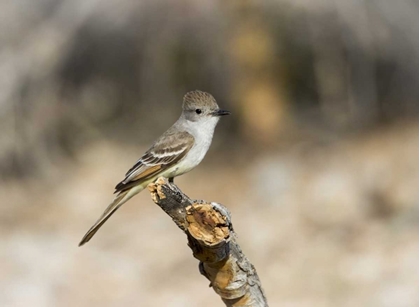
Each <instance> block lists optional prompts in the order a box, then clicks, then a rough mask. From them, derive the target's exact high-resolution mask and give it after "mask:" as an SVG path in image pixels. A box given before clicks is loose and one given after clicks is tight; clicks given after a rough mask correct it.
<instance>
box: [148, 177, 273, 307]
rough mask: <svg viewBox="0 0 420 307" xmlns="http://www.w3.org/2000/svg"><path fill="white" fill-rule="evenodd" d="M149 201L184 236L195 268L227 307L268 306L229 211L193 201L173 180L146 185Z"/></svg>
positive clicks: (219, 205) (211, 204)
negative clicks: (237, 238) (163, 212)
mask: <svg viewBox="0 0 420 307" xmlns="http://www.w3.org/2000/svg"><path fill="white" fill-rule="evenodd" d="M149 190H150V193H151V195H152V199H153V201H154V202H155V203H156V204H157V205H158V206H159V207H161V208H162V209H163V211H165V212H166V213H167V214H168V215H169V216H170V217H171V218H172V220H173V221H174V222H175V224H176V225H177V226H178V227H179V228H180V229H181V230H182V231H184V233H185V234H186V235H187V238H188V245H189V247H190V248H191V250H192V252H193V255H194V257H195V258H197V259H198V260H199V261H200V264H199V270H200V273H201V274H202V275H204V276H205V277H206V278H207V279H208V280H209V281H210V286H211V287H212V288H213V289H214V291H215V292H216V293H217V294H218V295H219V296H220V297H221V298H222V300H223V302H224V303H225V305H226V306H228V307H245V306H246V307H251V306H252V307H260V306H268V303H267V299H266V297H265V295H264V292H263V289H262V287H261V282H260V280H259V278H258V275H257V272H256V270H255V268H254V266H253V265H252V264H251V263H250V262H249V260H248V258H247V257H246V256H245V255H244V254H243V252H242V250H241V248H240V246H239V244H238V243H237V242H236V235H235V232H234V231H233V226H232V222H231V217H230V213H229V211H228V210H227V209H226V208H225V207H224V206H222V205H221V204H218V203H214V202H212V203H208V202H205V201H195V200H194V201H193V200H191V199H190V198H189V197H188V196H186V195H185V194H184V193H182V191H181V190H180V189H179V188H178V187H177V186H176V185H175V184H173V183H169V182H168V180H167V179H165V178H159V179H158V180H157V181H156V182H155V183H151V184H149Z"/></svg>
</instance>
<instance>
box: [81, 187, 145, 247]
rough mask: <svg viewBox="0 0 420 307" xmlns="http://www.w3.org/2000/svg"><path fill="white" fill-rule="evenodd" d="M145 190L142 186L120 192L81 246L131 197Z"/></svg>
mask: <svg viewBox="0 0 420 307" xmlns="http://www.w3.org/2000/svg"><path fill="white" fill-rule="evenodd" d="M142 190H143V187H142V186H134V187H132V188H131V189H129V190H125V191H122V192H120V193H119V194H118V195H117V196H116V197H115V199H114V200H113V201H112V203H111V204H110V205H109V206H108V207H107V208H106V209H105V211H104V213H102V215H101V217H100V218H99V219H98V220H97V221H96V223H95V224H94V225H93V226H92V227H91V228H90V229H89V230H88V232H87V233H86V234H85V235H84V237H83V239H82V240H81V241H80V243H79V246H82V245H83V244H85V243H86V242H89V240H90V239H91V238H92V237H93V236H94V235H95V233H96V232H97V231H98V230H99V228H101V227H102V225H103V224H104V223H105V222H106V221H107V220H108V219H109V218H110V217H111V215H113V214H114V212H115V211H117V210H118V208H119V207H121V206H122V205H123V204H124V203H125V202H127V201H128V200H129V199H130V198H131V197H133V196H134V195H136V194H137V193H139V192H141V191H142Z"/></svg>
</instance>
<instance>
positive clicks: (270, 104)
mask: <svg viewBox="0 0 420 307" xmlns="http://www.w3.org/2000/svg"><path fill="white" fill-rule="evenodd" d="M418 11H419V3H418V1H415V0H400V1H394V0H369V1H368V0H346V1H344V0H341V1H340V0H269V1H249V0H247V1H245V0H241V1H239V0H236V1H211V0H202V1H192V0H182V1H167V0H148V1H146V0H144V1H135V0H118V1H116V0H109V1H98V0H36V1H34V0H15V1H2V2H1V4H0V15H1V18H0V28H1V29H2V31H1V32H0V129H1V130H0V131H1V133H0V176H1V177H0V180H1V184H0V199H1V203H2V205H1V206H0V240H1V247H0V272H1V273H0V305H1V306H43V307H48V306H204V307H205V306H222V302H221V301H220V298H219V297H218V296H217V295H216V294H215V293H214V292H213V290H212V289H211V288H208V281H207V280H206V279H205V278H204V277H202V276H200V274H199V272H198V269H197V265H198V262H197V260H195V259H194V258H193V257H192V255H191V251H190V249H189V248H188V247H187V245H186V237H185V236H184V235H183V234H182V233H181V231H179V230H178V229H177V228H176V226H175V225H174V224H173V222H172V221H171V220H170V219H169V218H168V217H167V216H166V215H165V214H164V213H163V212H161V211H160V209H159V208H158V207H157V206H156V205H154V204H153V202H152V201H151V200H150V195H149V193H148V192H147V191H146V192H143V193H141V194H140V195H138V196H137V197H135V198H134V199H132V200H131V201H130V202H129V203H127V204H126V205H125V206H124V207H123V208H122V209H120V210H119V211H118V212H117V214H115V215H114V216H113V218H112V219H110V220H109V221H108V222H107V223H106V225H105V226H104V227H103V228H102V229H101V230H100V231H99V232H98V234H97V235H96V236H95V237H94V238H93V240H92V241H91V242H89V243H88V244H87V245H85V246H83V247H82V248H79V247H77V244H78V242H79V241H80V239H81V238H82V236H83V235H84V234H85V232H86V231H87V230H88V228H89V227H90V226H91V225H92V224H93V222H94V221H95V220H96V219H97V218H98V217H99V215H100V214H101V213H102V211H103V210H104V208H105V207H106V206H107V205H108V203H109V202H110V201H111V200H112V198H113V195H112V192H113V188H114V186H115V184H117V183H118V182H119V181H120V180H121V179H122V178H123V175H124V173H125V172H126V171H127V170H128V169H129V168H130V167H131V166H132V164H133V163H134V162H135V161H136V160H137V159H138V158H139V157H140V155H141V154H142V153H143V152H144V151H145V150H147V148H148V146H149V145H150V144H151V142H152V141H153V140H154V139H155V138H156V137H158V136H159V135H160V134H161V133H162V132H163V131H165V130H166V129H167V128H168V127H169V126H170V125H171V124H172V123H173V122H174V121H175V120H176V119H177V118H178V116H179V114H180V111H181V102H182V97H183V95H184V94H185V93H186V92H187V91H190V90H194V89H200V90H203V91H208V92H210V93H212V94H213V95H214V96H215V98H216V100H217V101H218V103H219V105H220V106H221V107H222V108H225V109H228V110H231V111H232V115H231V116H229V117H224V118H223V119H222V120H221V122H220V124H219V126H218V128H217V129H216V133H215V137H214V142H213V145H212V147H211V149H210V151H209V153H208V154H207V157H206V159H205V160H204V161H203V162H202V164H201V165H200V166H199V167H198V168H197V169H195V170H194V171H192V172H191V173H188V174H186V175H184V176H182V177H180V178H178V179H177V180H176V183H177V184H178V185H179V186H180V188H181V189H182V190H183V191H184V192H185V193H186V194H187V195H189V196H190V197H192V198H196V199H205V200H208V201H216V202H220V203H222V204H224V205H225V206H227V207H228V208H229V209H230V210H231V212H232V215H233V223H234V227H235V230H236V232H237V234H238V236H239V243H240V244H241V246H242V248H243V250H244V252H245V254H246V255H247V256H248V258H249V259H250V260H251V262H252V263H253V264H254V265H255V267H256V269H257V271H258V273H259V276H260V279H261V282H262V285H263V287H264V289H265V292H266V295H267V297H268V301H269V303H270V306H299V307H304V306H308V307H309V306H311V307H313V306H315V307H318V306H320V307H321V306H322V307H324V306H325V307H329V306H370V307H371V306H383V307H387V306H389V307H395V306H401V307H405V306H407V307H409V306H410V307H411V306H418V304H419V301H418V286H419V283H418V270H419V267H418V250H419V245H418V202H419V191H418V185H419V179H418V175H419V173H418V171H419V169H418V168H419V165H418V145H419V143H418V136H419V135H418V114H419V112H418V110H419V109H418V108H419V104H418V100H419V96H418V93H419V92H418V84H419V76H418V67H419V62H418V59H419V58H418V46H419V40H418V38H419V33H418Z"/></svg>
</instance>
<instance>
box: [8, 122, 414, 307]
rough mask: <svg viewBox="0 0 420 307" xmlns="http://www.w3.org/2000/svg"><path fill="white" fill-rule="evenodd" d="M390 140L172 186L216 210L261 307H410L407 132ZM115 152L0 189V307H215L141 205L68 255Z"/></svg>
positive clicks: (111, 170)
mask: <svg viewBox="0 0 420 307" xmlns="http://www.w3.org/2000/svg"><path fill="white" fill-rule="evenodd" d="M398 127H399V129H398V130H397V129H387V130H380V131H376V132H374V133H371V134H368V135H364V136H362V137H357V138H350V139H348V140H343V141H339V142H337V143H334V144H330V145H323V146H319V147H318V148H314V147H313V146H312V147H310V150H309V151H308V150H307V149H305V148H301V149H299V150H296V149H295V150H290V151H284V152H281V153H279V152H272V153H262V154H259V155H256V156H254V157H253V160H252V161H251V162H252V163H248V164H245V165H244V164H242V163H239V162H238V163H235V162H233V163H230V161H228V160H227V159H226V157H224V156H222V155H218V156H217V159H216V158H215V157H214V156H216V153H215V151H214V150H213V151H210V153H209V155H210V158H209V160H208V161H206V160H205V161H204V162H203V164H202V165H201V166H200V167H199V168H197V169H196V170H194V171H192V172H191V173H189V174H186V175H185V176H183V177H180V178H179V179H178V180H177V181H176V182H177V184H178V185H179V186H180V187H181V188H182V189H183V191H185V192H186V193H187V194H188V195H189V196H191V197H193V198H200V199H201V198H203V199H206V200H211V201H217V202H220V203H223V204H224V205H226V206H228V207H229V209H230V210H231V212H232V214H233V221H234V226H235V230H236V231H237V233H238V235H239V242H240V243H241V244H242V247H243V249H244V251H245V253H246V254H247V256H248V257H249V258H250V259H251V260H252V262H253V263H254V265H255V266H256V268H257V270H258V272H259V274H260V278H261V280H262V283H263V286H264V289H265V291H266V294H267V296H268V299H269V302H270V303H271V306H354V305H357V306H407V307H409V306H415V305H416V304H417V302H418V295H417V294H418V275H417V273H418V163H417V148H418V131H417V125H415V124H408V125H400V126H398ZM218 133H219V134H221V133H223V131H220V130H218ZM117 148H118V146H116V144H113V143H112V142H100V143H97V144H93V145H92V146H90V147H89V148H87V149H86V150H85V151H84V152H83V153H82V154H81V155H80V160H79V161H78V163H77V164H75V163H63V164H60V170H59V172H57V174H56V175H55V176H54V179H52V180H51V181H50V182H48V183H45V182H40V181H37V180H28V181H24V182H22V181H19V182H18V183H17V182H9V183H8V184H6V185H2V186H1V187H0V189H1V190H0V195H2V200H3V201H2V202H3V203H8V204H11V205H10V206H1V208H0V210H1V212H0V216H1V223H0V227H1V231H0V237H1V242H2V248H1V249H0V271H1V272H2V274H1V277H0V288H1V289H2V290H1V291H2V294H1V296H0V305H2V306H28V305H31V306H122V305H126V306H139V305H140V306H218V305H220V304H221V302H219V298H218V297H217V295H216V294H215V293H213V290H211V289H210V288H208V282H207V280H206V279H205V278H203V277H202V276H200V275H199V273H198V269H197V264H198V263H197V261H196V260H195V259H193V258H192V256H191V252H190V250H189V248H188V247H187V246H186V238H185V237H184V235H183V234H182V233H181V232H180V231H179V230H178V229H177V228H176V226H175V225H174V224H173V223H172V221H170V220H169V219H168V218H167V216H166V215H165V214H164V213H163V212H161V211H160V209H159V208H158V207H157V206H155V205H154V204H153V203H152V201H151V200H150V196H149V194H148V193H147V192H143V193H141V194H140V195H139V196H137V197H136V198H134V199H133V200H132V201H130V202H129V203H128V204H127V205H125V206H124V207H123V208H122V209H121V210H120V211H119V212H118V213H117V214H116V215H115V216H114V217H113V218H112V219H111V220H110V221H109V222H108V223H107V224H106V225H105V226H104V227H103V229H101V231H100V232H99V233H98V234H97V236H96V237H95V238H94V239H93V240H92V242H90V243H89V244H87V245H86V246H83V247H82V248H79V247H77V243H78V242H79V240H80V238H81V236H82V235H83V234H84V232H85V231H86V230H87V228H88V227H90V224H91V223H92V222H93V221H94V220H95V219H96V218H97V216H98V214H99V213H100V212H102V210H103V208H104V206H105V205H106V204H107V203H108V202H109V200H110V199H111V198H112V195H111V191H112V188H113V186H114V184H115V182H116V179H117V178H119V177H118V175H122V174H123V172H124V171H125V169H126V168H127V167H128V166H129V165H130V162H131V161H134V160H135V159H136V157H137V153H138V152H139V149H138V148H134V147H133V148H131V149H129V150H128V149H127V148H124V149H120V150H118V149H117ZM212 156H213V158H212ZM235 158H236V157H231V159H232V161H234V160H235ZM218 159H219V160H218Z"/></svg>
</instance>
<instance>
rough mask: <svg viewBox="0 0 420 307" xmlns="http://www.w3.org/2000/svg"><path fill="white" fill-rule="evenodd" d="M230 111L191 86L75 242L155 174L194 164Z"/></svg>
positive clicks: (178, 172) (171, 176)
mask: <svg viewBox="0 0 420 307" xmlns="http://www.w3.org/2000/svg"><path fill="white" fill-rule="evenodd" d="M229 114H231V113H230V112H229V111H227V110H222V109H220V108H219V106H218V104H217V102H216V99H215V98H214V97H213V96H212V95H211V94H209V93H207V92H203V91H199V90H195V91H190V92H188V93H186V94H185V95H184V97H183V103H182V113H181V116H180V117H179V119H178V120H177V121H176V122H175V123H174V124H173V125H172V126H171V127H170V128H169V129H168V130H167V131H166V132H164V133H163V134H162V135H161V136H160V137H159V138H158V139H157V140H156V141H155V142H154V143H153V145H152V146H151V147H150V148H149V149H148V150H147V151H146V152H145V153H144V154H143V155H142V156H141V158H140V159H139V160H138V161H137V162H136V163H135V164H134V165H133V167H131V168H130V169H129V170H128V172H127V173H126V174H125V178H124V179H123V180H122V181H121V182H120V183H118V184H117V185H116V187H115V191H114V194H116V196H115V198H114V200H113V201H112V202H111V204H109V206H108V207H107V208H106V209H105V211H104V212H103V213H102V215H101V216H100V217H99V219H98V220H97V221H96V222H95V224H93V226H92V227H91V228H90V229H89V230H88V231H87V233H86V234H85V235H84V236H83V238H82V240H81V241H80V243H79V246H82V245H84V244H85V243H87V242H88V241H89V240H90V239H91V238H92V237H93V236H94V235H95V233H96V232H97V231H98V230H99V228H100V227H101V226H102V225H103V224H104V223H105V222H106V221H107V220H108V219H109V218H110V217H111V216H112V215H113V214H114V213H115V212H116V211H117V210H118V209H119V208H120V207H121V206H122V205H123V204H124V203H126V202H127V201H128V200H130V199H131V198H132V197H133V196H135V195H136V194H138V193H140V192H141V191H142V190H144V189H145V188H146V187H147V185H148V184H149V183H151V182H154V181H156V179H157V178H159V177H165V178H168V180H169V182H171V183H173V182H174V177H176V176H180V175H183V174H185V173H187V172H189V171H191V170H192V169H193V168H195V167H196V166H197V165H198V164H200V162H201V161H202V160H203V158H204V156H205V155H206V153H207V151H208V149H209V147H210V145H211V142H212V139H213V134H214V130H215V128H216V125H217V123H218V122H219V120H220V118H221V117H222V116H224V115H229Z"/></svg>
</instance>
